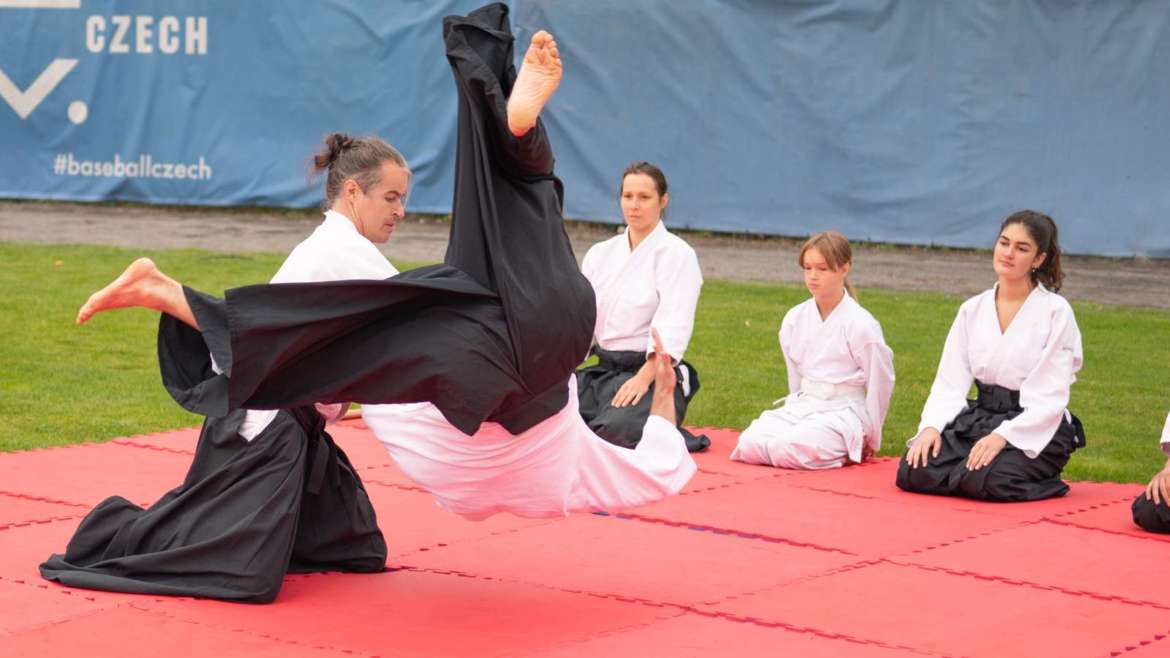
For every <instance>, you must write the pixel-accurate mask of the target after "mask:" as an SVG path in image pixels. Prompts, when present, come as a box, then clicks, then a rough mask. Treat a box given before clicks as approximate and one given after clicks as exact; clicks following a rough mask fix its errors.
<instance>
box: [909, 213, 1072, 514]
mask: <svg viewBox="0 0 1170 658" xmlns="http://www.w3.org/2000/svg"><path fill="white" fill-rule="evenodd" d="M993 264H994V267H995V273H996V274H997V275H998V281H997V282H996V284H995V286H994V287H993V288H991V289H990V290H987V291H985V292H983V293H980V294H979V295H976V296H975V297H972V298H971V299H968V300H967V301H966V302H964V303H963V305H962V306H960V307H959V314H958V316H957V317H956V318H955V323H954V325H952V326H951V331H950V333H949V334H948V335H947V340H946V344H945V345H944V346H943V353H942V358H941V359H940V360H939V364H938V374H937V375H936V376H935V379H934V385H933V386H932V387H931V389H930V396H929V397H928V398H927V400H926V406H925V407H924V408H923V410H922V422H921V423H920V424H919V426H918V435H917V436H916V437H914V438H913V439H911V440H910V441H909V442H908V445H909V449H908V450H907V452H906V458H905V459H904V460H903V461H902V462H901V463H900V464H899V468H898V480H897V482H898V486H899V487H900V488H902V489H905V490H906V491H913V492H917V493H928V494H937V495H949V496H966V497H969V498H979V499H984V500H998V501H1016V500H1039V499H1042V498H1050V497H1052V496H1063V495H1064V494H1065V493H1067V492H1068V485H1067V484H1065V483H1064V482H1062V481H1061V479H1060V472H1061V470H1063V469H1064V465H1065V464H1066V463H1068V459H1069V456H1071V455H1072V453H1073V451H1074V450H1076V449H1077V448H1079V447H1083V446H1084V444H1085V433H1084V430H1083V429H1082V428H1081V423H1080V421H1079V420H1077V418H1076V417H1075V416H1073V415H1072V414H1070V413H1069V412H1068V409H1067V408H1066V407H1067V406H1068V400H1069V392H1070V389H1071V387H1072V384H1073V382H1074V381H1076V373H1077V371H1078V370H1080V369H1081V363H1082V361H1083V353H1082V350H1081V332H1080V330H1079V329H1078V328H1077V321H1076V318H1075V317H1073V311H1072V307H1071V306H1069V304H1068V302H1067V301H1065V299H1064V298H1063V297H1061V296H1060V295H1058V294H1056V293H1057V291H1058V290H1060V283H1061V280H1062V279H1063V278H1064V273H1063V272H1062V271H1061V268H1060V246H1059V244H1058V243H1057V236H1056V224H1055V223H1054V222H1053V221H1052V218H1051V217H1049V216H1047V215H1044V214H1042V213H1038V212H1035V211H1032V210H1022V211H1020V212H1017V213H1014V214H1012V215H1009V216H1008V218H1007V219H1005V220H1004V221H1003V224H1002V225H1001V226H1000V230H999V239H998V240H997V241H996V244H995V251H994V253H993ZM972 383H974V384H975V386H976V388H977V389H978V396H977V398H976V399H975V400H968V399H967V393H968V391H969V390H970V388H971V384H972Z"/></svg>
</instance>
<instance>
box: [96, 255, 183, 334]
mask: <svg viewBox="0 0 1170 658" xmlns="http://www.w3.org/2000/svg"><path fill="white" fill-rule="evenodd" d="M117 308H148V309H152V310H155V311H160V312H162V313H166V314H168V315H171V316H174V317H175V318H177V319H178V320H180V321H182V322H183V323H184V324H187V325H189V326H191V327H194V328H196V329H198V328H199V326H198V324H197V322H196V320H195V317H194V315H193V314H192V313H191V308H190V307H189V306H188V305H187V300H186V298H185V297H184V295H183V290H182V286H180V285H179V283H178V282H177V281H175V280H174V279H172V278H171V277H169V276H167V275H165V274H163V273H162V271H160V270H159V269H158V267H157V266H156V265H155V264H154V261H152V260H150V259H149V258H139V259H138V260H136V261H134V262H133V263H130V265H129V266H128V267H127V268H126V269H125V270H123V271H122V273H121V274H120V275H118V278H116V279H114V280H113V281H112V282H110V284H109V285H107V286H106V287H104V288H102V289H101V290H99V291H97V292H95V293H93V294H92V295H90V296H89V299H88V300H86V302H85V304H83V305H82V307H81V309H80V310H78V312H77V320H76V322H77V324H85V323H86V322H87V321H89V319H90V318H91V317H93V316H94V315H95V314H97V313H101V312H102V311H111V310H114V309H117Z"/></svg>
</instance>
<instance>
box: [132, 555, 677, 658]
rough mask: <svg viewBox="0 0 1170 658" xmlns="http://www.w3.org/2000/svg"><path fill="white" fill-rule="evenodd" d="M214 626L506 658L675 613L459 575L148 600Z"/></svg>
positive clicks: (368, 649)
mask: <svg viewBox="0 0 1170 658" xmlns="http://www.w3.org/2000/svg"><path fill="white" fill-rule="evenodd" d="M144 605H145V606H146V607H147V608H148V609H151V610H157V611H161V612H166V613H168V614H171V615H173V616H174V617H175V618H177V619H180V620H185V621H191V622H197V623H199V624H204V625H208V626H211V627H215V628H230V629H241V630H243V631H245V632H248V633H252V634H264V635H270V636H273V637H279V638H282V639H284V640H287V641H291V642H296V643H298V644H305V645H309V646H325V647H335V648H344V649H347V650H350V651H356V652H362V653H367V654H376V655H381V656H395V657H398V656H427V657H439V656H468V655H475V656H513V655H516V654H521V653H524V652H530V651H534V650H537V649H540V648H542V647H548V646H550V645H553V644H555V643H563V642H572V641H580V640H584V639H587V638H589V637H593V636H595V635H597V634H600V633H606V632H611V631H615V630H620V629H623V628H628V627H631V626H636V625H640V624H645V623H648V622H650V621H653V620H656V619H660V618H663V617H669V616H673V615H677V614H680V613H679V611H677V610H676V609H671V608H664V607H654V606H648V605H641V604H637V603H629V602H622V601H617V600H614V599H611V598H602V597H596V596H588V595H585V594H571V593H566V592H559V591H556V590H552V589H547V588H540V587H533V586H529V585H519V584H515V583H506V582H501V581H498V580H486V579H482V578H469V577H462V576H457V575H447V574H434V573H418V572H411V571H395V572H388V573H383V574H376V575H364V576H362V575H351V574H329V575H314V576H297V577H293V578H289V579H288V580H287V581H286V582H285V586H284V589H283V590H282V591H281V594H280V597H279V598H278V599H277V603H276V604H274V605H271V606H247V605H234V604H227V603H219V602H214V601H187V602H182V601H161V600H159V601H151V602H148V603H146V604H144Z"/></svg>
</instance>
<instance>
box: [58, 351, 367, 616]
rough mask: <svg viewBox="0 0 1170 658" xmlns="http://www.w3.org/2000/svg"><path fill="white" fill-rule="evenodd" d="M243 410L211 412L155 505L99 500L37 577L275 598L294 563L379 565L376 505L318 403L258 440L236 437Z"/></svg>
mask: <svg viewBox="0 0 1170 658" xmlns="http://www.w3.org/2000/svg"><path fill="white" fill-rule="evenodd" d="M205 358H206V357H205ZM244 414H245V412H244V411H242V410H240V411H236V412H233V413H231V414H229V415H228V416H226V417H224V418H213V419H208V420H207V422H205V423H204V425H203V429H202V431H201V433H200V435H199V444H198V447H197V449H196V452H195V458H194V460H193V461H192V464H191V468H190V470H189V471H188V472H187V476H186V478H185V479H184V481H183V483H182V484H181V485H179V486H178V487H176V488H175V489H173V490H171V491H170V492H168V493H167V494H166V495H164V496H163V497H162V498H160V499H159V500H158V502H156V503H154V504H153V505H151V506H150V507H148V508H145V509H144V508H142V507H139V506H138V505H135V504H133V503H131V502H130V501H128V500H126V499H125V498H122V497H120V496H113V497H111V498H107V499H106V500H105V501H103V502H101V503H100V504H99V505H98V506H97V507H95V508H94V509H93V510H92V511H91V512H90V513H89V514H88V515H87V516H86V517H85V519H83V520H82V522H81V524H80V526H79V527H78V528H77V531H76V532H75V533H74V535H73V538H72V539H70V541H69V544H68V547H67V548H66V549H65V553H64V554H58V555H53V556H51V557H49V559H48V560H46V561H45V562H44V563H43V564H42V565H41V567H40V570H41V575H42V576H43V577H45V578H47V579H49V580H54V581H57V582H59V583H61V584H63V585H68V586H71V587H82V588H86V589H98V590H108V591H116V592H132V593H139V594H165V595H176V596H196V597H205V598H215V599H223V600H229V601H244V602H250V603H267V602H269V601H272V600H273V599H274V598H276V595H277V593H278V592H279V591H280V587H281V584H282V582H283V580H284V576H285V574H286V573H287V572H290V571H291V572H304V571H350V572H360V573H377V572H380V571H382V570H383V568H384V567H385V564H386V542H385V540H384V539H383V537H382V533H381V531H380V530H379V529H378V523H377V519H376V517H375V514H374V508H373V506H372V505H371V504H370V500H369V497H368V496H367V495H366V491H365V488H364V487H363V486H362V483H361V479H360V478H359V477H358V476H357V473H356V472H354V469H353V466H352V465H351V464H350V462H349V459H348V458H346V456H345V453H344V452H342V451H341V449H340V448H338V447H337V446H336V444H334V443H333V440H332V439H331V438H330V437H329V435H328V434H327V433H325V431H324V422H323V421H322V420H321V417H320V416H319V415H318V414H317V413H316V411H314V410H313V409H312V408H307V409H296V410H290V411H282V412H280V413H279V414H278V415H277V416H276V418H275V419H274V420H273V421H272V423H271V424H269V426H268V427H267V428H265V429H264V431H262V432H261V433H260V434H259V435H257V436H256V437H255V438H254V439H253V440H252V441H251V442H248V441H245V440H244V439H243V437H241V436H240V435H239V433H238V431H239V427H240V423H241V422H243V419H244Z"/></svg>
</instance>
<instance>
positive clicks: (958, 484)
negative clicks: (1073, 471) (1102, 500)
mask: <svg viewBox="0 0 1170 658" xmlns="http://www.w3.org/2000/svg"><path fill="white" fill-rule="evenodd" d="M975 385H976V387H977V388H978V390H979V396H978V398H977V399H975V400H969V401H968V404H967V408H966V409H965V410H964V411H962V412H961V413H959V415H958V416H956V417H955V419H954V420H953V421H951V422H950V423H949V424H947V426H946V428H944V429H943V431H942V433H941V434H942V446H941V448H940V451H939V455H938V457H934V456H933V455H930V456H928V457H929V461H928V463H927V464H926V465H925V466H919V467H918V468H910V464H909V463H907V462H906V459H905V457H903V459H902V460H901V462H900V463H899V464H898V479H897V483H898V487H899V488H900V489H904V490H906V491H910V492H914V493H925V494H934V495H939V496H963V497H966V498H977V499H980V500H994V501H1023V500H1040V499H1043V498H1051V497H1054V496H1063V495H1064V494H1066V493H1068V485H1067V484H1065V483H1064V482H1063V481H1062V480H1061V479H1060V473H1061V471H1062V470H1063V469H1064V465H1065V464H1067V463H1068V459H1069V457H1070V456H1071V455H1072V453H1073V451H1075V450H1076V449H1077V448H1083V447H1084V445H1085V432H1084V429H1083V428H1082V427H1081V422H1080V421H1079V420H1078V419H1077V418H1076V416H1073V417H1072V422H1069V421H1068V420H1067V419H1065V420H1062V421H1061V423H1060V427H1058V428H1057V430H1056V434H1055V435H1054V436H1053V437H1052V440H1051V441H1049V442H1048V445H1047V446H1046V447H1045V448H1044V450H1043V451H1041V453H1040V454H1039V455H1037V456H1036V458H1035V459H1032V458H1029V457H1028V456H1027V455H1026V454H1025V453H1024V452H1023V451H1022V450H1020V449H1018V448H1016V447H1015V446H1013V445H1011V444H1010V443H1009V444H1008V445H1006V446H1004V448H1003V450H1001V451H1000V452H999V454H998V455H996V456H995V459H993V460H992V462H991V463H990V464H988V465H987V466H984V467H983V468H981V469H979V470H975V471H971V470H968V469H967V457H968V456H969V455H970V454H971V448H972V447H973V446H974V445H975V442H976V441H978V440H979V439H982V438H983V437H985V436H987V435H988V434H990V433H992V432H994V431H995V429H996V428H997V427H999V425H1000V423H1003V422H1004V421H1006V420H1010V419H1012V418H1015V417H1016V416H1018V415H1019V414H1020V413H1022V412H1023V408H1022V407H1020V394H1019V391H1012V390H1010V389H1006V388H1003V387H1002V386H994V385H988V384H984V383H982V382H978V381H977V382H975Z"/></svg>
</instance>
